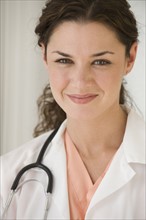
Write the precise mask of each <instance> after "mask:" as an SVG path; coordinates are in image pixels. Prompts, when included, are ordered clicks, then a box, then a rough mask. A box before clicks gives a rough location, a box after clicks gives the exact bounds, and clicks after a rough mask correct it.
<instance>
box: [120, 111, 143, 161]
mask: <svg viewBox="0 0 146 220" xmlns="http://www.w3.org/2000/svg"><path fill="white" fill-rule="evenodd" d="M145 125H146V124H145V121H144V119H143V117H142V116H140V115H139V114H138V113H137V112H136V111H135V110H133V109H132V110H129V113H128V119H127V125H126V130H125V135H124V139H123V143H124V150H125V153H126V156H127V160H128V161H129V162H133V163H140V164H145Z"/></svg>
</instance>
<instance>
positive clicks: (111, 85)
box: [42, 22, 136, 119]
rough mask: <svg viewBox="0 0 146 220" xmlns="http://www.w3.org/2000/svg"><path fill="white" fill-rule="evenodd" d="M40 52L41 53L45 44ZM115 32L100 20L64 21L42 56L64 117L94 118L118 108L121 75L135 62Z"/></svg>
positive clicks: (133, 56) (133, 50) (134, 51)
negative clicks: (83, 21)
mask: <svg viewBox="0 0 146 220" xmlns="http://www.w3.org/2000/svg"><path fill="white" fill-rule="evenodd" d="M42 48H43V54H44V47H43V46H42ZM135 56H136V45H133V46H132V48H131V52H130V57H129V58H127V57H126V56H125V46H124V45H123V44H122V43H121V42H120V41H119V40H118V39H117V37H116V34H115V33H114V32H113V31H112V30H110V29H109V28H108V27H106V26H105V25H103V24H101V23H97V22H96V23H95V22H92V23H76V22H64V23H63V24H61V25H60V26H58V27H57V28H56V29H55V31H54V33H53V34H52V36H51V38H50V40H49V43H48V46H47V55H46V57H45V58H44V60H45V63H46V65H47V70H48V73H49V81H50V85H51V89H52V93H53V96H54V98H55V100H56V102H57V103H58V104H59V105H60V107H61V108H62V109H63V110H64V111H65V112H66V114H67V117H68V118H69V117H70V118H76V119H88V118H92V119H93V118H96V117H99V116H101V115H102V114H105V113H108V112H109V111H111V110H112V111H114V110H116V109H117V108H119V92H120V88H121V83H122V79H123V77H124V75H125V74H127V73H128V72H129V71H130V70H131V68H132V66H133V63H134V59H135Z"/></svg>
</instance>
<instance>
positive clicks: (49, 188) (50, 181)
mask: <svg viewBox="0 0 146 220" xmlns="http://www.w3.org/2000/svg"><path fill="white" fill-rule="evenodd" d="M58 129H59V128H57V129H55V130H54V131H53V132H52V133H51V134H50V136H49V137H48V138H47V140H46V141H45V143H44V145H43V146H42V148H41V151H40V153H39V155H38V158H37V160H36V162H35V163H31V164H29V165H27V166H25V167H23V168H22V169H21V170H20V171H19V173H18V174H17V176H16V177H15V179H14V182H13V184H12V187H11V192H10V194H9V196H8V199H7V202H6V205H5V208H4V211H3V214H2V219H3V220H4V219H6V215H7V211H8V209H9V206H10V204H11V202H12V198H13V196H14V194H15V193H16V192H17V191H18V190H19V188H20V187H21V184H20V186H19V182H20V179H21V177H22V175H23V174H24V173H25V172H26V171H28V170H30V169H33V168H39V169H42V170H43V171H44V172H45V173H46V175H47V179H48V185H47V190H46V197H47V201H46V208H45V213H44V219H47V215H48V210H49V205H50V199H49V198H50V194H52V191H53V175H52V173H51V171H50V169H49V168H48V167H46V166H45V165H44V164H42V160H43V157H44V155H45V152H46V150H47V148H48V146H49V144H50V143H51V141H52V140H53V138H54V136H55V135H56V133H57V131H58ZM27 182H28V181H27ZM22 185H23V184H22Z"/></svg>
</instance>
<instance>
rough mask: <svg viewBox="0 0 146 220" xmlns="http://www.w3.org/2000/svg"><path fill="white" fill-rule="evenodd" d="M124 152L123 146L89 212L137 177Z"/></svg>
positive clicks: (97, 192) (95, 195)
mask: <svg viewBox="0 0 146 220" xmlns="http://www.w3.org/2000/svg"><path fill="white" fill-rule="evenodd" d="M122 151H123V147H122V146H121V147H120V149H119V150H118V152H117V153H116V155H115V157H114V158H113V161H112V163H111V165H110V167H109V170H108V171H107V173H106V175H105V177H104V178H103V180H102V182H101V184H100V185H99V187H98V189H97V190H96V192H95V194H94V196H93V198H92V200H91V203H90V205H89V208H88V210H90V209H92V208H93V207H94V206H95V205H96V204H97V203H99V202H100V201H101V200H103V199H105V198H106V197H108V196H110V195H111V194H113V193H114V192H116V191H117V190H119V189H120V188H122V187H123V186H124V185H126V184H127V183H128V182H129V181H130V180H131V179H132V178H133V176H134V175H135V172H134V170H133V169H132V168H131V167H130V165H129V164H128V163H127V160H126V158H125V155H124V154H123V152H122ZM119 161H120V163H119ZM111 180H112V182H111ZM87 213H88V212H87Z"/></svg>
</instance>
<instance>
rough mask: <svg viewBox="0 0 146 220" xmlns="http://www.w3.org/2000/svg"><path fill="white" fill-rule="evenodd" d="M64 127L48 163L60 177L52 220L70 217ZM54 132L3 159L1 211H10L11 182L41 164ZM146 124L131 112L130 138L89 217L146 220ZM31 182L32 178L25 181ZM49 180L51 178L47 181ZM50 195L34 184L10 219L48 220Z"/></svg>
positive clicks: (34, 174) (96, 196) (56, 177)
mask: <svg viewBox="0 0 146 220" xmlns="http://www.w3.org/2000/svg"><path fill="white" fill-rule="evenodd" d="M65 128H66V122H64V123H63V124H62V126H61V127H60V129H59V131H58V133H57V135H56V136H55V138H54V139H53V141H52V143H51V145H50V148H49V149H47V152H46V154H45V156H44V159H43V163H44V164H45V165H46V166H48V167H49V168H50V170H51V171H52V173H53V176H54V186H53V194H52V198H51V205H50V209H49V212H48V219H51V220H53V219H54V220H57V219H58V220H63V219H65V220H67V219H70V214H69V202H68V190H67V173H66V153H65V148H64V141H63V133H64V130H65ZM48 135H49V133H46V134H43V135H41V136H40V137H38V138H35V139H33V140H32V141H30V142H29V143H27V144H25V145H24V146H22V147H20V148H18V149H16V150H14V151H13V152H10V153H8V154H6V155H4V156H3V157H2V166H1V169H2V173H1V177H2V178H1V181H2V186H1V196H0V200H1V207H2V208H3V207H4V204H5V202H6V199H7V196H8V193H9V190H10V187H11V184H12V182H13V180H14V178H15V176H16V174H17V173H18V171H19V170H20V169H21V168H22V167H24V166H25V165H27V164H29V163H32V162H35V160H36V158H37V156H38V154H39V151H40V149H41V146H42V145H43V143H44V142H45V140H46V138H47V137H48ZM144 139H145V123H144V121H143V120H142V119H141V118H140V117H139V116H138V115H137V114H136V113H135V112H134V111H133V110H131V111H130V113H129V116H128V121H127V126H126V131H125V136H124V140H123V143H122V145H121V146H120V148H119V150H118V152H117V153H116V155H115V157H114V159H113V161H112V163H111V165H110V168H109V170H108V171H107V173H106V175H105V177H104V179H103V180H102V182H101V184H100V186H99V187H98V189H97V190H96V192H95V194H94V196H93V198H92V200H91V202H90V205H89V207H88V210H87V213H86V216H85V219H88V220H91V219H96V220H97V219H99V220H102V219H104V220H106V219H112V220H113V219H114V220H116V219H119V220H124V219H127V220H133V219H135V220H142V219H145V217H146V216H145V207H146V206H145V205H146V203H145V195H146V194H145V184H146V182H145V140H144ZM28 176H29V177H30V178H38V179H41V178H42V182H43V181H44V180H43V177H41V175H38V174H37V171H32V172H29V174H28ZM23 178H24V179H25V178H27V174H26V176H24V177H23ZM44 179H45V178H44ZM44 203H45V196H44V194H43V190H42V187H41V185H40V184H39V183H34V182H32V183H28V184H25V185H24V186H23V188H22V189H21V190H19V192H18V193H17V195H16V196H15V197H14V199H13V202H12V204H11V207H10V208H9V212H8V219H11V220H12V219H25V220H26V219H29V220H30V219H43V215H44Z"/></svg>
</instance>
